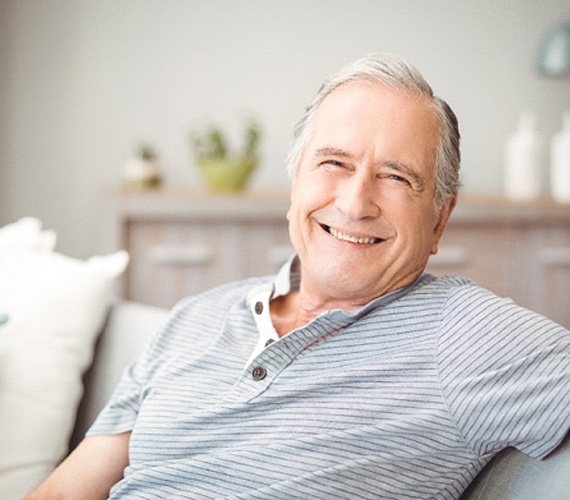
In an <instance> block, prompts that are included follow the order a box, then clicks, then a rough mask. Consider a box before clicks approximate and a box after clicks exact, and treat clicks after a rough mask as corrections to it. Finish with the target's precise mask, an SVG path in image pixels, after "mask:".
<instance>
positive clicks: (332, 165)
mask: <svg viewBox="0 0 570 500" xmlns="http://www.w3.org/2000/svg"><path fill="white" fill-rule="evenodd" d="M321 165H323V166H324V167H325V168H328V169H331V170H333V169H342V168H345V164H344V163H342V162H341V161H338V160H326V161H324V162H322V163H321Z"/></svg>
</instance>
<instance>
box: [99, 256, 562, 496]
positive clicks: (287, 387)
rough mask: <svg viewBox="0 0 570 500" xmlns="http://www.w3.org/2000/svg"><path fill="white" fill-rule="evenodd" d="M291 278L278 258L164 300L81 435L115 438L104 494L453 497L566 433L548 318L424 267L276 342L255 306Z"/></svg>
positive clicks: (554, 329) (556, 338) (556, 341)
mask: <svg viewBox="0 0 570 500" xmlns="http://www.w3.org/2000/svg"><path fill="white" fill-rule="evenodd" d="M298 283H299V276H298V274H297V273H296V272H293V271H291V266H290V265H289V264H288V265H287V266H285V267H284V268H283V269H282V270H281V272H280V273H279V275H278V276H277V277H276V278H275V279H272V278H267V279H263V278H260V279H251V280H246V281H241V282H238V283H232V284H228V285H224V286H222V287H219V288H216V289H214V290H211V291H209V292H206V293H204V294H201V295H198V296H194V297H191V298H187V299H185V300H183V301H182V302H181V303H179V304H178V305H177V306H176V307H175V308H174V310H173V312H172V314H171V316H170V319H169V320H168V322H167V324H166V325H165V327H164V328H163V329H162V330H161V331H160V332H158V333H157V335H156V336H155V337H154V338H153V339H152V340H151V342H150V343H149V345H148V346H147V348H146V350H145V352H144V353H143V355H142V356H141V357H140V359H139V360H138V361H137V362H136V363H134V364H133V365H132V366H130V367H129V368H128V369H127V370H126V371H125V373H124V376H123V379H122V381H121V383H120V384H119V386H118V388H117V389H116V391H115V393H114V395H113V396H112V398H111V400H110V401H109V403H108V404H107V406H106V407H105V408H104V410H103V411H102V412H101V414H100V415H99V417H98V419H97V420H96V422H95V424H94V425H93V427H92V428H91V429H90V431H89V434H90V435H101V434H114V433H121V432H126V431H132V435H131V440H130V465H129V466H128V467H127V469H126V470H125V473H124V479H123V480H122V481H121V482H119V483H118V484H116V485H115V486H114V487H113V489H112V490H111V498H129V499H131V498H136V499H139V498H140V499H157V498H196V499H206V498H236V499H237V498H248V499H264V500H266V499H268V498H271V499H295V498H298V499H301V498H302V499H307V498H323V499H357V498H382V499H389V498H394V499H405V498H421V499H428V498H438V499H439V498H441V499H448V498H457V497H459V496H460V494H461V492H462V491H463V490H464V489H465V488H466V487H467V485H468V484H469V483H470V481H471V480H472V479H473V478H474V477H475V476H476V475H477V473H478V472H479V471H480V470H481V469H482V467H483V466H484V465H485V464H486V463H487V462H488V461H489V460H490V458H491V457H492V456H493V455H494V454H496V453H497V452H498V451H499V450H501V449H502V448H504V447H507V446H515V447H517V448H519V449H520V450H522V451H523V452H525V453H527V454H529V455H530V456H532V457H537V458H539V457H543V456H545V455H546V454H548V453H549V452H550V451H551V450H553V449H554V448H555V447H556V445H557V444H558V443H559V442H560V441H561V440H562V438H563V437H564V435H565V434H566V431H567V430H568V428H569V427H570V411H569V409H570V332H568V331H567V330H566V329H564V328H562V327H561V326H559V325H557V324H555V323H553V322H551V321H549V320H547V319H545V318H543V317H541V316H539V315H537V314H535V313H533V312H530V311H528V310H525V309H523V308H521V307H518V306H517V305H515V304H514V303H513V302H512V301H510V300H508V299H502V298H498V297H496V296H495V295H493V294H491V293H490V292H488V291H486V290H484V289H482V288H480V287H478V286H476V285H475V284H474V283H472V282H471V281H468V280H465V279H460V278H456V277H443V278H435V277H433V276H430V275H427V274H426V275H423V276H422V277H420V278H419V279H418V280H417V281H416V282H415V283H413V284H411V285H409V286H407V287H405V288H402V289H400V290H397V291H395V292H392V293H390V294H387V295H385V296H382V297H379V298H377V299H376V300H374V301H372V302H370V303H369V304H367V305H366V306H364V307H362V308H360V309H358V310H353V311H343V310H331V311H328V312H326V313H324V314H322V315H320V316H319V317H317V318H315V319H314V320H313V321H311V322H310V323H309V324H307V325H305V326H303V327H301V328H298V329H296V330H294V331H293V332H291V333H289V334H288V335H286V336H284V337H282V338H278V337H277V335H276V333H275V331H274V329H273V326H272V324H271V321H270V316H269V301H270V300H271V298H272V297H276V296H278V295H280V294H284V293H288V292H289V291H290V290H291V289H295V288H296V287H297V286H298Z"/></svg>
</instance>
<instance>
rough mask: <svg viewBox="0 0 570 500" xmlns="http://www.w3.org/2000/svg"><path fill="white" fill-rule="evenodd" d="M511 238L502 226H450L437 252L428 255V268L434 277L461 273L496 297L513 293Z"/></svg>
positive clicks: (508, 231) (509, 232)
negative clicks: (511, 282) (511, 281)
mask: <svg viewBox="0 0 570 500" xmlns="http://www.w3.org/2000/svg"><path fill="white" fill-rule="evenodd" d="M512 240H513V236H512V233H511V231H510V230H509V229H508V228H504V227H485V226H467V225H465V226H463V225H462V226H457V225H450V226H449V227H448V228H447V229H446V232H445V233H444V235H443V237H442V239H441V242H440V245H439V252H438V253H437V254H436V255H432V256H431V258H430V260H429V262H428V266H427V271H428V272H430V273H432V274H434V275H436V276H442V275H445V274H454V275H456V276H463V277H465V278H470V279H472V280H474V281H475V282H476V283H477V284H478V285H480V286H482V287H484V288H488V289H489V290H491V291H492V292H494V293H496V294H497V295H499V296H509V295H512V287H511V284H510V273H509V271H510V251H511V247H512ZM513 298H514V297H513Z"/></svg>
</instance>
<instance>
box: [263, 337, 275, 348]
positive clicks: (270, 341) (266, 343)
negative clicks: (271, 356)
mask: <svg viewBox="0 0 570 500" xmlns="http://www.w3.org/2000/svg"><path fill="white" fill-rule="evenodd" d="M273 342H275V340H273V339H268V340H267V342H265V347H267V346H268V345H271V344H273Z"/></svg>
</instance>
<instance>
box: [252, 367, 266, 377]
mask: <svg viewBox="0 0 570 500" xmlns="http://www.w3.org/2000/svg"><path fill="white" fill-rule="evenodd" d="M266 375H267V370H266V369H265V368H263V366H256V367H255V368H254V369H253V371H252V372H251V376H252V377H253V380H263V379H264V378H265V377H266Z"/></svg>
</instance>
